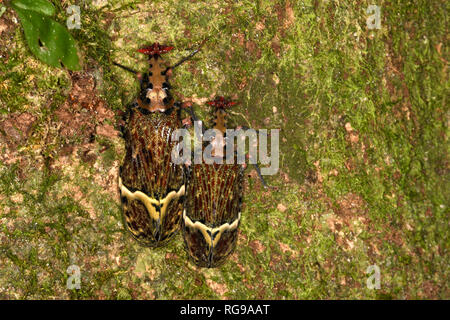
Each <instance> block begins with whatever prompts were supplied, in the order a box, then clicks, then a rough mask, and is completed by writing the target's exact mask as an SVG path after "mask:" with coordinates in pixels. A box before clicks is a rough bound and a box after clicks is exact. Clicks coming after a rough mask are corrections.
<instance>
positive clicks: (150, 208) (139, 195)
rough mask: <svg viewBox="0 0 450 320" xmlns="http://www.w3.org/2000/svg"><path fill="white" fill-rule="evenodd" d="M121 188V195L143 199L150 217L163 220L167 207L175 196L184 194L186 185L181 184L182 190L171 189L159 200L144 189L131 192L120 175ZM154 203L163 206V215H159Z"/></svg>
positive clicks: (129, 198)
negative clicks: (144, 191) (151, 196)
mask: <svg viewBox="0 0 450 320" xmlns="http://www.w3.org/2000/svg"><path fill="white" fill-rule="evenodd" d="M119 189H120V194H121V196H125V197H127V199H128V201H131V200H139V201H141V202H142V203H143V204H144V206H145V208H146V209H147V212H148V213H149V215H150V217H151V218H152V219H153V220H158V219H161V220H162V218H163V217H164V216H165V215H166V210H167V207H168V206H169V203H170V202H171V201H172V200H173V199H174V198H179V197H181V196H183V195H184V192H185V187H184V184H183V185H182V186H181V188H180V190H178V191H177V192H175V191H170V192H169V193H168V194H167V196H166V197H165V198H164V199H162V200H161V201H158V200H155V199H153V198H150V197H149V196H147V195H146V194H145V193H143V192H142V191H135V192H131V191H130V190H128V188H127V187H125V186H124V185H123V184H122V179H121V178H120V177H119ZM152 204H154V205H157V206H160V207H161V216H159V215H158V212H157V211H156V209H155V207H153V205H152Z"/></svg>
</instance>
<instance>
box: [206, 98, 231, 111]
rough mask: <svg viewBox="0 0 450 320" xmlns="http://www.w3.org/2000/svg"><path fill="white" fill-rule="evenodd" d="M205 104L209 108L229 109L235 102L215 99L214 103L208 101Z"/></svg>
mask: <svg viewBox="0 0 450 320" xmlns="http://www.w3.org/2000/svg"><path fill="white" fill-rule="evenodd" d="M207 104H209V105H210V106H213V107H216V108H222V109H225V108H229V107H231V106H234V105H235V104H237V102H236V101H229V100H227V99H225V98H224V97H217V98H216V99H215V100H214V101H208V102H207Z"/></svg>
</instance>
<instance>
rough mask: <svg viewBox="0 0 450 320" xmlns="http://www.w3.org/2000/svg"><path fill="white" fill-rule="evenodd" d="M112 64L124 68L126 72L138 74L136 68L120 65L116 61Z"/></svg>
mask: <svg viewBox="0 0 450 320" xmlns="http://www.w3.org/2000/svg"><path fill="white" fill-rule="evenodd" d="M113 64H114V65H116V66H118V67H120V68H122V69H124V70H126V71H128V72H131V73H132V74H136V75H137V74H138V72H137V71H136V70H133V69H131V68H128V67H126V66H124V65H121V64H120V63H117V62H115V61H113Z"/></svg>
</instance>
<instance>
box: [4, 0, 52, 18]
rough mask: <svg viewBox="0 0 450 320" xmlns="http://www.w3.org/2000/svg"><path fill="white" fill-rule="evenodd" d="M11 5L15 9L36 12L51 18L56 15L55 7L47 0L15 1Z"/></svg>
mask: <svg viewBox="0 0 450 320" xmlns="http://www.w3.org/2000/svg"><path fill="white" fill-rule="evenodd" d="M11 5H12V6H13V8H14V9H23V10H31V11H36V12H37V13H40V14H43V15H46V16H49V17H51V16H53V15H54V14H55V7H54V6H53V4H52V3H51V2H48V1H47V0H13V1H12V2H11Z"/></svg>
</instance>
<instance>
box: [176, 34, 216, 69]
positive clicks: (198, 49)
mask: <svg viewBox="0 0 450 320" xmlns="http://www.w3.org/2000/svg"><path fill="white" fill-rule="evenodd" d="M206 41H208V38H206V39H205V40H203V41H202V43H200V45H199V46H198V48H197V49H195V50H194V51H192V52H191V53H190V54H189V55H188V56H186V57H184V58H182V59H181V60H180V61H178V62H177V63H175V64H174V65H173V66H171V67H167V70H168V69H175V68H176V67H178V66H180V65H181V64H182V63H183V62H186V61H188V60H189V59H191V58H192V57H193V56H195V55H196V54H197V52H199V51H200V49H201V48H202V47H203V45H204V44H205V43H206Z"/></svg>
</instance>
